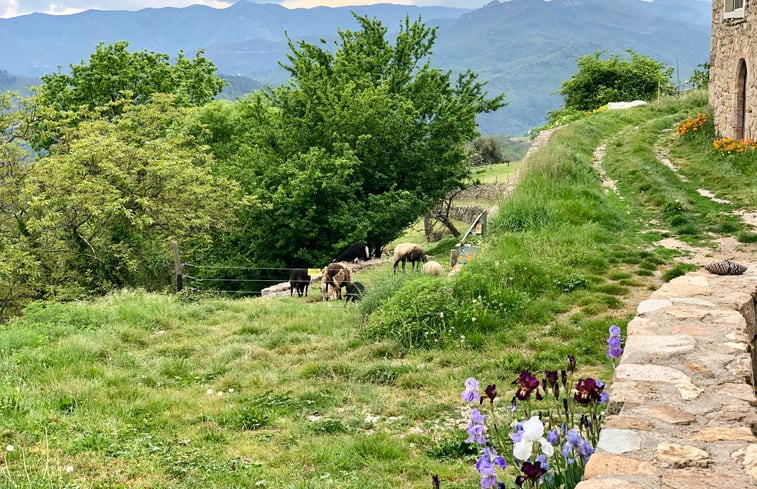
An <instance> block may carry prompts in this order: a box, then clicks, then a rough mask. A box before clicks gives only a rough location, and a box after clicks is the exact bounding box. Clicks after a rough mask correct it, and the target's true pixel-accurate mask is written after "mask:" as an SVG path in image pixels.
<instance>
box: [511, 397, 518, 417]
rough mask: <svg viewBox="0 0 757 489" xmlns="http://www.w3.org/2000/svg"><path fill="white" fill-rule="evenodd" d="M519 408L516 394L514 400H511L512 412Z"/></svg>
mask: <svg viewBox="0 0 757 489" xmlns="http://www.w3.org/2000/svg"><path fill="white" fill-rule="evenodd" d="M517 410H518V404H517V403H516V402H515V396H513V400H512V401H510V412H513V413H514V412H515V411H517Z"/></svg>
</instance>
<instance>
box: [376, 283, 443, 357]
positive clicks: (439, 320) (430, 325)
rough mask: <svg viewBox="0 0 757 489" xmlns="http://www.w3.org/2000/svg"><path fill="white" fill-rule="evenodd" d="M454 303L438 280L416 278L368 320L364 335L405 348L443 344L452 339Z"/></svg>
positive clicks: (404, 285) (400, 289) (403, 286)
mask: <svg viewBox="0 0 757 489" xmlns="http://www.w3.org/2000/svg"><path fill="white" fill-rule="evenodd" d="M455 306H456V301H455V298H454V296H453V295H452V289H451V288H450V287H449V286H447V285H446V284H445V283H444V282H442V281H441V279H438V278H434V277H419V278H417V279H415V280H411V281H407V282H406V283H404V284H403V285H402V286H401V287H400V288H399V289H398V290H397V292H396V293H395V294H394V295H393V296H392V297H391V298H389V299H388V300H387V301H386V303H385V304H384V306H383V307H382V308H381V309H379V310H376V311H375V312H374V313H373V314H372V315H371V316H370V318H369V319H368V323H367V325H366V326H365V328H364V330H363V332H364V334H365V335H367V336H369V337H371V338H375V339H393V340H395V341H397V342H398V343H400V344H401V345H402V346H404V347H406V348H413V347H416V348H426V347H429V346H431V345H437V346H439V345H443V344H445V343H447V341H448V340H449V338H450V336H451V331H450V329H451V326H450V324H451V320H453V319H454V317H455V309H456V307H455Z"/></svg>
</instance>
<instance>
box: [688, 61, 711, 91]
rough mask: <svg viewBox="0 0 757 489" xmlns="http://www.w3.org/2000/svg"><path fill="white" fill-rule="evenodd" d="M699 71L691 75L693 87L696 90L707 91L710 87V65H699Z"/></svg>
mask: <svg viewBox="0 0 757 489" xmlns="http://www.w3.org/2000/svg"><path fill="white" fill-rule="evenodd" d="M697 68H701V69H697V70H694V73H693V74H692V75H691V85H692V87H693V88H695V89H699V90H706V89H707V87H709V86H710V63H702V64H699V65H697Z"/></svg>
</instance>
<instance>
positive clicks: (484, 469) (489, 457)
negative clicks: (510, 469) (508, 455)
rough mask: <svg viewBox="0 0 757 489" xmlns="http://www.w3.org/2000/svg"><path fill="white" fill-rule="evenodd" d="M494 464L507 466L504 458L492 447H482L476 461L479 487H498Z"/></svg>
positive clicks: (501, 466)
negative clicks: (479, 475)
mask: <svg viewBox="0 0 757 489" xmlns="http://www.w3.org/2000/svg"><path fill="white" fill-rule="evenodd" d="M495 466H499V467H500V468H502V469H505V468H507V463H506V462H505V459H504V458H502V457H501V456H499V455H498V454H497V451H496V450H495V449H494V448H484V450H483V452H482V453H481V458H479V459H478V461H477V462H476V470H477V471H478V473H479V474H481V488H482V489H487V488H489V487H495V486H497V487H499V485H498V483H497V474H496V468H497V467H495Z"/></svg>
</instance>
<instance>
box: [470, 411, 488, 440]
mask: <svg viewBox="0 0 757 489" xmlns="http://www.w3.org/2000/svg"><path fill="white" fill-rule="evenodd" d="M485 423H486V418H484V415H483V414H481V411H479V410H478V409H473V410H471V421H470V423H468V438H467V439H466V440H465V443H473V442H474V441H475V442H476V443H478V444H479V445H486V438H485V437H484V434H485V433H486V425H485Z"/></svg>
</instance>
